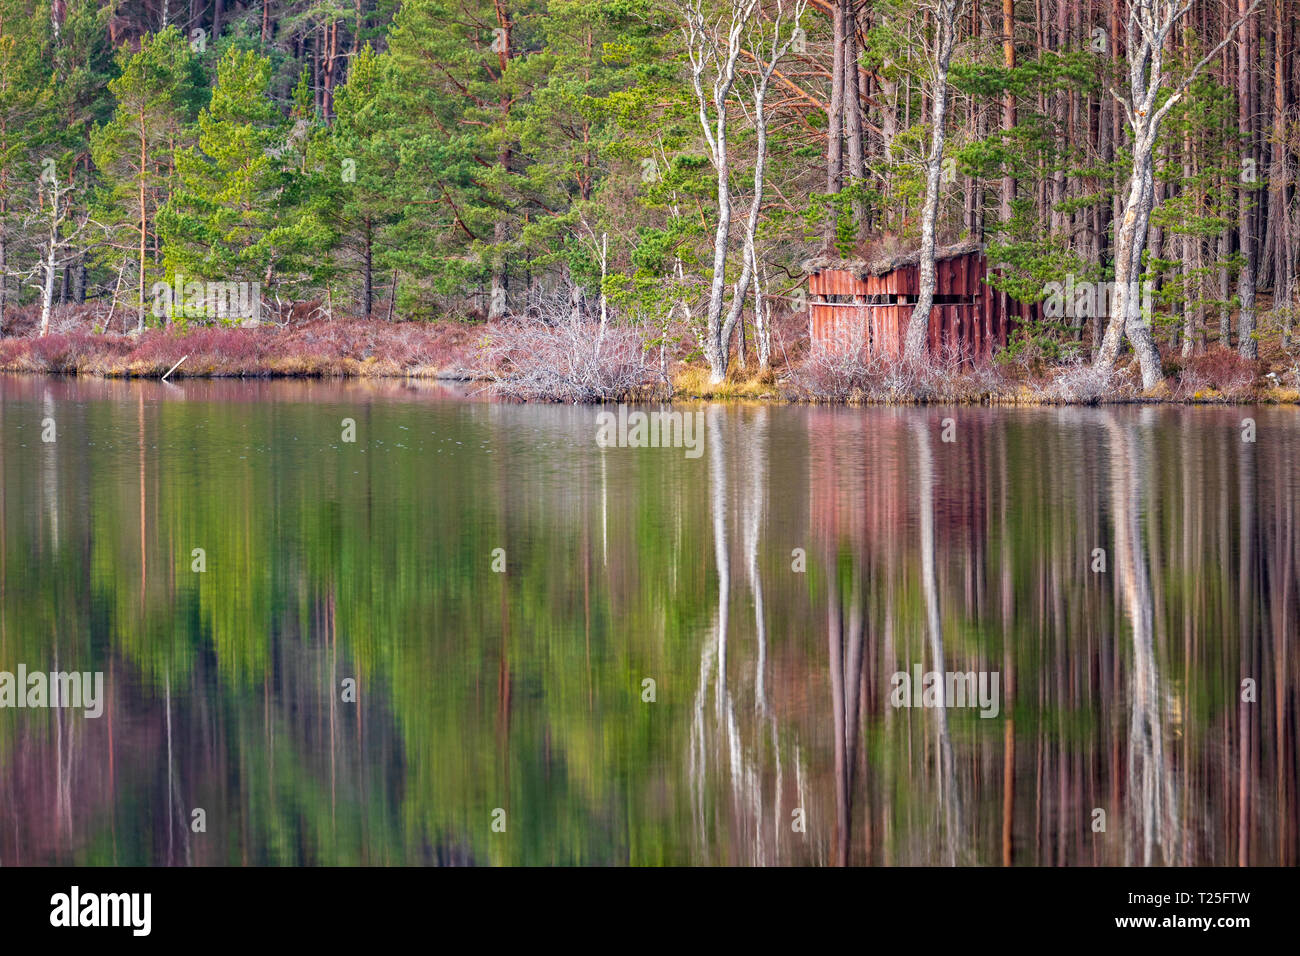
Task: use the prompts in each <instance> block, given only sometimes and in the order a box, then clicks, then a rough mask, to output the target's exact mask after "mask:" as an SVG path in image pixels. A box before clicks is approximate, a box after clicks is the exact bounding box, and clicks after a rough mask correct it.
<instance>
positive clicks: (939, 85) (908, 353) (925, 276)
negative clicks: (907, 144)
mask: <svg viewBox="0 0 1300 956" xmlns="http://www.w3.org/2000/svg"><path fill="white" fill-rule="evenodd" d="M962 6H963V0H936V2H935V3H934V4H933V5H932V6H931V7H930V10H931V12H932V13H933V14H934V19H935V39H934V59H933V61H932V63H931V64H930V66H931V74H932V76H933V77H934V91H933V94H932V97H931V101H930V149H929V152H928V154H927V155H926V157H925V205H924V206H922V208H921V259H920V289H919V290H918V292H919V294H918V296H917V300H916V306H915V307H914V308H913V309H912V317H911V319H909V320H908V323H907V336H906V339H905V342H904V348H903V358H904V360H905V361H906V362H907V363H908V364H912V365H915V364H918V363H920V361H921V359H922V357H923V355H924V353H925V338H926V331H927V330H928V329H929V327H930V308H931V306H932V305H933V304H934V246H935V242H934V231H935V222H936V221H937V219H938V216H939V190H940V188H941V187H942V174H943V148H944V129H943V124H944V119H945V118H946V117H947V113H948V68H949V66H950V65H951V63H952V51H953V47H954V46H956V43H957V21H958V18H959V17H960V15H961V9H962Z"/></svg>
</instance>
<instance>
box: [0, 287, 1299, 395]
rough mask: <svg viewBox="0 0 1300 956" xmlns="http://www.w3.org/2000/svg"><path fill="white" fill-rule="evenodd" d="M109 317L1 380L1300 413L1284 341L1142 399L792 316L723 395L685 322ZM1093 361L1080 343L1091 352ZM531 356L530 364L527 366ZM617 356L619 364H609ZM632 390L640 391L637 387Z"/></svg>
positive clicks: (1134, 386)
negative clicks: (188, 321) (596, 341)
mask: <svg viewBox="0 0 1300 956" xmlns="http://www.w3.org/2000/svg"><path fill="white" fill-rule="evenodd" d="M98 313H99V310H97V309H95V308H94V307H91V306H80V307H77V306H74V307H65V308H64V309H61V310H60V313H59V314H58V315H57V316H56V317H55V319H54V320H53V321H52V323H51V334H49V335H47V336H43V337H42V336H38V335H36V322H35V316H34V310H33V309H32V308H31V307H28V308H25V309H12V308H11V309H10V310H9V316H8V319H7V322H6V328H5V330H4V336H3V337H0V372H19V373H31V374H51V375H90V376H99V377H104V378H162V377H163V376H167V377H168V378H169V379H172V380H174V379H180V378H443V379H452V380H462V381H479V382H481V383H482V384H483V385H484V386H485V388H486V389H487V390H488V391H490V392H496V393H498V394H500V395H502V396H503V397H513V398H522V399H525V400H541V401H545V400H560V401H574V400H579V401H620V400H636V399H657V400H665V399H672V398H677V399H689V400H695V399H704V400H724V401H725V400H733V401H774V402H791V401H794V402H829V403H848V404H874V403H880V404H916V403H945V404H947V403H967V404H1032V405H1041V404H1098V403H1109V402H1153V401H1154V402H1178V403H1238V404H1242V403H1278V404H1300V356H1297V355H1296V354H1292V353H1288V352H1285V351H1283V350H1282V348H1281V346H1280V344H1279V343H1278V340H1277V337H1276V336H1273V337H1268V338H1266V339H1265V340H1264V341H1263V342H1261V348H1260V353H1261V354H1260V359H1259V360H1257V361H1254V362H1250V361H1246V360H1244V359H1242V358H1240V356H1238V355H1237V353H1236V352H1235V351H1234V350H1229V349H1222V348H1219V347H1217V346H1216V345H1214V344H1211V345H1210V347H1209V348H1208V350H1207V351H1206V352H1205V353H1204V354H1201V355H1196V356H1191V357H1189V358H1186V359H1184V358H1182V357H1181V355H1167V356H1166V357H1165V361H1164V368H1163V371H1164V373H1165V378H1164V380H1163V382H1162V383H1161V384H1160V385H1159V386H1158V387H1157V388H1156V389H1153V390H1151V391H1150V392H1143V391H1142V389H1141V384H1140V377H1139V375H1138V369H1137V363H1136V360H1134V359H1132V357H1131V356H1129V357H1128V358H1127V359H1125V360H1122V361H1121V362H1120V365H1119V367H1118V368H1116V369H1115V371H1114V372H1113V373H1110V374H1102V373H1098V372H1096V371H1095V370H1093V369H1092V367H1091V365H1090V364H1089V363H1088V362H1087V361H1086V360H1085V359H1083V358H1080V359H1076V360H1074V361H1061V360H1057V361H1047V360H1045V359H1044V358H1043V357H1042V356H1040V355H1037V354H1035V353H1034V352H1033V350H1032V349H1029V348H1022V349H1020V350H1018V355H1017V357H1016V358H1015V360H1009V359H1007V358H1006V357H1005V356H1004V357H1003V358H1002V359H1000V360H996V361H994V362H992V363H987V364H983V365H980V366H972V365H970V364H969V363H963V362H961V361H944V360H934V361H931V362H930V363H929V364H928V365H927V366H926V367H924V368H919V369H918V368H903V367H900V365H899V364H898V363H890V362H886V361H883V360H873V359H871V358H869V357H865V356H861V355H847V354H831V353H810V351H809V347H808V342H807V336H806V333H805V332H804V330H805V329H806V326H804V325H803V324H802V320H800V319H798V318H790V319H788V320H787V321H786V322H785V323H784V324H783V325H778V327H777V328H776V329H775V330H774V345H773V352H774V354H773V356H772V364H771V367H770V368H768V369H766V370H760V369H759V368H758V365H757V362H756V360H755V358H754V356H753V354H752V347H751V350H750V351H751V354H750V355H749V356H748V362H747V363H744V364H742V363H739V362H733V363H732V369H731V371H730V372H729V374H728V376H727V379H726V381H724V382H722V383H721V384H717V385H714V384H711V383H710V381H709V373H708V368H707V366H706V364H705V363H704V361H703V359H702V357H701V356H700V354H699V352H698V348H697V347H696V345H695V342H694V341H693V336H692V335H691V333H690V330H689V329H687V328H685V327H679V328H675V329H673V330H671V331H670V334H669V335H667V336H664V337H663V338H664V339H665V340H666V341H667V342H668V343H669V344H667V345H666V346H665V348H664V349H663V351H662V353H661V352H660V349H659V348H650V349H645V348H644V347H639V346H638V345H633V346H631V347H630V348H629V347H626V343H624V348H623V350H622V351H621V352H619V351H618V350H617V349H614V348H608V347H607V348H606V353H607V354H608V355H609V356H610V357H605V356H604V355H602V356H601V357H600V359H599V361H593V360H592V358H591V356H589V355H588V356H577V357H571V356H569V355H568V354H567V353H565V352H564V350H566V349H567V350H570V351H571V350H572V349H574V348H575V347H576V348H581V347H582V346H581V345H578V346H575V345H574V337H573V335H572V331H570V332H569V333H568V334H567V337H565V338H563V340H561V336H560V334H559V333H551V332H550V331H549V330H548V329H546V328H545V327H541V326H539V325H537V324H536V323H534V324H533V325H532V326H531V328H529V329H528V331H527V332H526V333H520V332H519V331H518V329H519V326H515V325H510V324H501V325H497V324H484V323H481V322H480V323H469V322H463V321H452V320H448V321H437V322H387V321H383V320H378V319H368V320H367V319H337V320H327V319H312V318H297V319H294V318H291V319H290V320H289V321H287V322H286V323H284V324H276V323H264V324H262V325H261V326H259V327H255V328H243V327H235V326H213V325H193V326H190V327H189V328H186V329H181V328H177V327H168V328H149V329H146V330H145V331H144V332H143V333H141V334H138V335H137V334H134V333H132V334H126V333H121V332H110V333H105V332H103V331H101V330H100V328H99V327H98V325H97V324H96V322H97V321H102V319H97V316H98ZM548 336H550V340H548V338H547V337H548ZM638 341H639V340H638ZM502 343H505V344H504V345H503V344H502ZM548 348H549V351H548ZM1166 351H1172V350H1169V349H1166ZM1088 354H1089V352H1088V346H1087V343H1086V342H1084V343H1083V344H1082V348H1081V355H1082V356H1085V357H1086V356H1087V355H1088ZM557 355H558V356H560V358H559V359H557ZM543 356H545V357H543ZM615 356H617V358H615ZM530 359H531V364H532V365H533V366H534V367H533V368H523V366H526V365H528V364H529V363H530ZM571 359H572V361H571ZM615 361H618V362H619V363H620V364H619V367H618V368H617V369H612V368H604V367H602V366H601V363H602V362H603V363H605V364H606V365H611V366H612V364H613V363H614V362H615ZM542 363H545V364H546V365H547V367H548V370H549V369H550V368H552V367H553V366H555V365H557V364H560V365H569V366H570V367H569V368H568V370H567V372H566V371H564V370H562V371H561V372H559V373H550V372H549V371H548V374H547V375H545V376H543V377H540V378H539V377H538V376H537V375H536V371H537V369H536V367H535V366H537V365H540V364H542ZM566 374H567V378H566ZM579 378H581V381H580V382H579V381H577V380H578V379H579ZM629 381H639V382H641V384H640V385H639V386H637V387H629V386H628V384H627V383H628V382H629ZM521 382H523V384H520V383H521Z"/></svg>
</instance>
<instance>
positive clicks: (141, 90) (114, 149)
mask: <svg viewBox="0 0 1300 956" xmlns="http://www.w3.org/2000/svg"><path fill="white" fill-rule="evenodd" d="M118 63H119V68H120V70H121V74H120V75H119V76H118V77H117V79H115V80H113V81H112V82H110V83H109V89H110V90H111V91H112V93H113V96H114V97H115V98H116V101H117V107H116V109H115V111H114V113H113V116H112V118H111V119H110V120H109V122H107V123H106V124H104V125H103V126H101V127H99V128H98V129H96V130H95V132H94V134H93V135H92V137H91V152H92V155H93V157H94V160H95V166H96V167H97V168H98V170H99V173H100V176H101V178H102V180H103V187H102V188H101V190H100V192H99V194H98V196H97V197H96V199H97V201H96V206H97V215H98V218H99V221H100V222H101V224H103V225H104V226H105V228H106V229H107V230H108V231H109V235H110V237H111V241H110V244H109V246H108V247H107V255H106V256H105V257H104V258H105V260H106V261H107V262H108V264H110V265H111V266H114V267H115V268H116V271H117V273H118V275H121V274H122V273H123V272H125V271H126V269H127V268H128V263H130V262H131V260H132V258H133V257H134V262H135V268H136V284H135V287H136V302H135V306H136V317H137V318H136V328H137V329H138V330H140V331H143V330H144V323H145V299H146V296H145V289H146V287H147V286H148V284H149V282H150V280H151V279H152V278H154V277H155V273H156V269H157V264H156V263H154V262H153V257H152V252H153V249H154V248H156V244H151V242H150V239H151V234H152V231H153V226H154V221H155V218H156V215H157V211H158V208H159V206H161V205H162V204H163V203H165V202H166V201H167V199H168V196H169V193H170V187H171V180H172V176H173V173H174V167H173V157H174V156H175V153H176V150H177V149H178V148H179V147H181V146H183V145H184V144H185V143H186V142H187V141H188V138H189V130H188V127H189V126H190V124H192V123H193V121H194V117H195V115H196V113H197V111H198V106H199V101H200V98H201V97H202V96H203V94H204V93H205V92H206V91H205V89H204V87H203V86H202V75H201V72H200V70H199V65H198V60H197V58H196V57H195V56H194V54H193V52H192V51H191V49H190V45H189V43H188V42H187V41H186V40H185V38H184V37H182V36H181V34H180V32H179V31H178V30H177V29H176V28H175V27H174V26H169V27H168V28H167V29H165V30H163V31H162V32H161V33H158V34H154V35H146V36H145V37H144V38H142V40H141V45H140V51H139V52H138V53H134V54H133V53H131V52H130V51H129V50H123V51H121V52H120V53H119V55H118Z"/></svg>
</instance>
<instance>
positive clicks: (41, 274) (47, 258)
mask: <svg viewBox="0 0 1300 956" xmlns="http://www.w3.org/2000/svg"><path fill="white" fill-rule="evenodd" d="M76 192H77V186H76V183H75V182H73V181H72V180H71V179H64V178H61V177H60V175H59V172H58V168H57V165H56V164H55V163H54V161H53V160H47V161H46V162H45V164H44V165H43V167H42V172H41V179H40V183H39V184H38V188H37V191H36V209H35V210H34V215H33V218H32V220H31V221H30V222H29V225H32V226H34V227H35V228H36V229H39V230H40V233H41V237H42V238H41V242H40V259H39V261H38V262H37V263H36V265H35V266H34V267H33V268H32V270H31V272H30V273H29V274H30V275H31V276H32V278H33V282H32V285H33V286H34V287H35V288H36V289H37V290H38V291H39V293H40V297H41V326H40V329H41V331H40V334H41V335H43V336H44V335H49V334H50V317H51V314H52V313H53V311H54V282H55V278H56V277H57V276H58V275H59V273H60V272H61V271H62V269H63V267H64V266H65V265H67V264H68V263H69V262H71V261H73V260H74V259H75V258H77V256H78V255H80V251H81V248H82V237H83V236H84V235H85V234H86V233H87V231H88V230H89V228H90V227H91V226H92V225H96V223H94V221H93V220H92V219H91V218H90V215H89V214H88V213H87V212H86V210H85V209H84V207H82V206H81V205H79V204H78V203H77V202H76V201H75V197H76Z"/></svg>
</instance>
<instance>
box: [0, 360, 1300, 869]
mask: <svg viewBox="0 0 1300 956" xmlns="http://www.w3.org/2000/svg"><path fill="white" fill-rule="evenodd" d="M691 410H692V411H693V410H695V409H694V408H692V409H691ZM698 410H699V411H701V412H702V414H703V418H704V421H705V423H706V425H707V430H706V434H705V442H704V447H703V454H702V455H700V456H699V457H697V458H690V457H688V456H687V455H686V454H685V452H684V450H683V449H680V448H679V449H637V448H606V449H602V448H600V447H598V446H597V444H596V442H595V432H596V413H597V409H593V408H572V407H538V406H517V405H500V404H492V403H488V402H484V401H478V400H473V399H466V398H465V397H463V396H457V395H454V394H451V393H449V392H446V391H443V390H441V389H439V388H438V387H436V386H422V387H420V388H418V389H413V388H407V387H404V386H401V385H398V384H382V385H366V384H353V385H333V384H320V383H313V384H301V383H210V382H182V383H180V384H178V385H170V386H169V385H160V384H157V383H143V384H141V383H114V382H99V381H83V382H77V381H62V380H48V379H42V378H13V377H4V376H0V456H2V459H0V671H7V672H11V673H16V672H17V670H18V667H19V665H23V666H25V667H26V669H27V670H28V671H29V672H31V671H37V670H43V671H72V670H76V671H84V672H96V671H98V672H102V673H103V675H104V677H103V680H104V695H103V696H104V701H103V714H102V716H101V717H100V718H98V719H90V718H87V717H85V716H84V714H83V713H82V712H81V711H80V710H75V711H74V710H59V709H44V710H32V709H17V708H13V707H8V708H4V709H0V864H3V865H12V864H44V863H102V864H108V863H116V864H175V865H203V864H297V863H307V864H426V863H465V864H471V863H472V864H550V863H560V864H575V863H585V864H597V863H598V864H660V863H677V864H680V863H696V864H834V863H838V862H849V863H853V864H874V865H895V864H944V863H979V864H990V865H1002V864H1006V863H1010V864H1049V865H1057V864H1068V865H1080V864H1082V865H1092V864H1168V863H1177V864H1182V863H1193V864H1200V863H1218V864H1236V863H1239V862H1243V863H1249V864H1278V863H1281V864H1294V863H1295V862H1296V859H1297V853H1298V852H1300V837H1298V833H1300V830H1298V824H1297V793H1296V789H1297V745H1296V741H1297V736H1296V735H1297V729H1298V728H1297V719H1296V718H1297V707H1296V705H1297V698H1296V691H1297V674H1298V673H1300V668H1298V665H1297V656H1298V655H1297V647H1296V641H1295V638H1296V634H1297V621H1298V617H1300V614H1298V608H1300V592H1298V590H1297V583H1298V580H1300V533H1298V532H1300V529H1298V528H1297V514H1296V498H1297V486H1298V485H1300V414H1298V413H1297V412H1296V411H1295V410H1293V409H1240V408H1230V409H1155V408H1148V409H1128V408H1125V409H1115V410H1098V409H1060V410H1056V409H1048V410H989V409H946V410H945V409H908V410H879V409H868V410H853V409H849V410H845V409H833V410H828V409H813V408H784V407H772V408H767V407H704V406H699V407H698ZM1245 417H1251V418H1253V419H1254V421H1255V422H1256V434H1255V439H1256V440H1255V441H1254V442H1247V441H1243V440H1242V436H1243V428H1242V419H1243V418H1245ZM346 418H351V419H353V420H354V421H355V424H356V441H355V442H354V443H348V442H344V441H342V440H341V436H342V432H343V419H346ZM946 418H951V419H953V422H952V425H953V428H952V429H951V437H952V438H953V439H954V440H953V441H951V442H949V441H944V440H943V438H944V432H945V428H944V421H943V420H944V419H946ZM46 419H52V420H53V422H54V426H55V429H56V440H55V441H53V442H45V441H43V440H42V431H43V422H44V421H45V420H46ZM46 424H48V423H46ZM194 549H202V551H203V560H204V562H205V564H206V570H205V571H203V572H201V573H200V572H197V571H195V570H193V568H194V564H195V551H194ZM496 549H502V551H497V550H496ZM1098 549H1100V550H1098ZM1103 562H1104V567H1103ZM494 563H495V564H496V565H497V566H501V565H502V564H503V565H504V569H505V570H504V572H503V573H497V572H495V571H494V569H493V568H494ZM914 666H917V667H919V668H921V669H922V671H930V670H935V671H953V672H961V673H965V672H971V673H973V674H976V675H979V674H983V675H985V676H986V677H987V678H991V677H992V675H997V680H998V693H997V695H996V704H997V713H996V716H989V717H981V716H980V710H979V709H977V708H971V707H955V706H954V707H948V708H940V707H925V706H913V707H895V706H893V704H892V703H891V700H895V701H896V700H897V699H898V698H897V697H896V696H895V686H896V681H895V679H894V675H895V673H896V672H905V673H907V674H909V675H910V674H912V672H913V667H914ZM650 681H652V682H653V683H648V682H650ZM1243 681H1250V682H1253V683H1251V684H1247V685H1246V688H1247V691H1246V693H1245V696H1246V697H1248V698H1253V700H1248V701H1246V702H1243V701H1242V696H1243V689H1242V688H1243ZM350 688H355V701H353V700H352V699H345V698H348V697H350V696H351V691H350V690H349V689H350ZM650 698H653V699H650ZM908 700H909V701H910V700H911V697H910V695H909V697H908ZM949 702H950V703H953V702H954V701H953V700H952V699H951V698H950V700H949ZM196 809H201V810H202V811H203V813H202V814H201V815H200V817H201V819H202V820H203V822H205V824H206V829H205V830H204V831H203V832H195V828H196V826H197V824H196V822H195V821H196V819H199V818H200V817H196V814H195V811H196ZM498 811H503V813H502V812H498ZM1099 811H1100V814H1101V815H1099ZM494 820H495V821H497V823H498V825H501V824H504V832H495V831H494V829H493V823H494ZM1099 824H1100V825H1101V826H1102V827H1104V829H1100V830H1099V829H1097V828H1098V826H1099Z"/></svg>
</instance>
